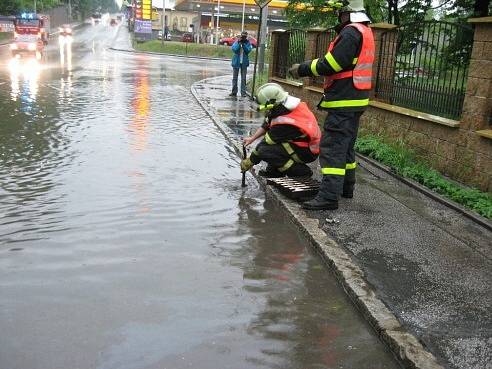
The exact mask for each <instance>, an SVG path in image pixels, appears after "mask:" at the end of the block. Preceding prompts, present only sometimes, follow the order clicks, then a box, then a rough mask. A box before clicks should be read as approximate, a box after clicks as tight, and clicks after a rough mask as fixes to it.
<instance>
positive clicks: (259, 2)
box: [255, 0, 272, 8]
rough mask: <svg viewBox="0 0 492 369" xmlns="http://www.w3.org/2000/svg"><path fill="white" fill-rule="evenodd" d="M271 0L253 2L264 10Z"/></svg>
mask: <svg viewBox="0 0 492 369" xmlns="http://www.w3.org/2000/svg"><path fill="white" fill-rule="evenodd" d="M271 1H272V0H255V3H256V5H258V6H259V7H260V8H264V7H265V6H267V5H268V4H269V3H270V2H271Z"/></svg>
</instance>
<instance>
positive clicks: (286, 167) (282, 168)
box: [278, 159, 294, 172]
mask: <svg viewBox="0 0 492 369" xmlns="http://www.w3.org/2000/svg"><path fill="white" fill-rule="evenodd" d="M293 165H294V160H292V159H289V160H287V163H285V164H284V165H283V166H281V167H280V168H278V171H279V172H285V171H286V170H288V169H289V168H290V167H291V166H293Z"/></svg>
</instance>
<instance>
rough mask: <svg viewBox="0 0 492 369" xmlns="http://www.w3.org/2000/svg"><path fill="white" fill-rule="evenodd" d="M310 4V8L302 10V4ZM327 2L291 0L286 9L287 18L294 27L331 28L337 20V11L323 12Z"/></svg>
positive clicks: (321, 0) (319, 0)
mask: <svg viewBox="0 0 492 369" xmlns="http://www.w3.org/2000/svg"><path fill="white" fill-rule="evenodd" d="M308 4H309V5H310V8H307V9H304V10H300V9H298V8H297V7H298V6H300V5H308ZM324 4H325V1H324V0H313V1H305V0H290V1H289V5H288V6H287V9H286V15H287V19H288V20H289V23H290V26H291V27H292V28H300V29H309V28H315V27H318V28H329V27H333V26H334V25H335V24H336V22H337V17H336V14H335V13H331V12H330V13H328V12H323V11H321V9H322V8H323V6H324Z"/></svg>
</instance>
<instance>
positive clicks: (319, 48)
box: [311, 28, 337, 87]
mask: <svg viewBox="0 0 492 369" xmlns="http://www.w3.org/2000/svg"><path fill="white" fill-rule="evenodd" d="M336 35H337V34H336V32H335V30H334V29H332V28H330V29H327V30H326V31H324V32H321V33H319V34H318V35H317V36H316V49H315V55H316V58H322V57H324V56H325V55H326V52H327V50H328V46H329V45H330V42H332V41H333V40H334V39H335V37H336ZM323 83H324V77H313V78H312V80H311V84H312V85H313V86H317V87H323Z"/></svg>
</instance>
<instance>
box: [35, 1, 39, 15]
mask: <svg viewBox="0 0 492 369" xmlns="http://www.w3.org/2000/svg"><path fill="white" fill-rule="evenodd" d="M37 12H38V11H37V4H36V0H34V13H35V14H36V13H37Z"/></svg>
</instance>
